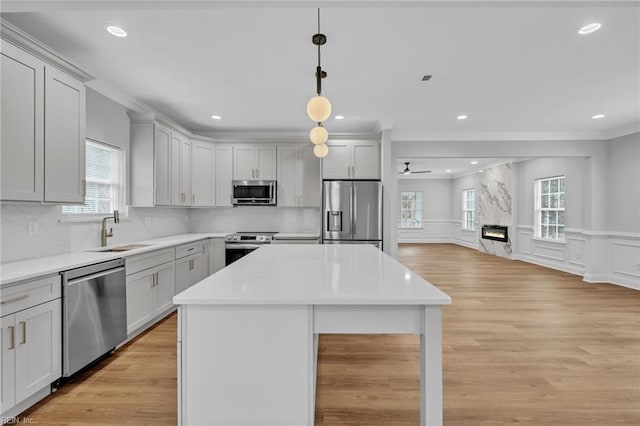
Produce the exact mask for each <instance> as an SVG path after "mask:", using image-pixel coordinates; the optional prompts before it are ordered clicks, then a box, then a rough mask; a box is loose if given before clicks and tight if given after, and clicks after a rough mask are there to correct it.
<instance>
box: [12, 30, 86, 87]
mask: <svg viewBox="0 0 640 426" xmlns="http://www.w3.org/2000/svg"><path fill="white" fill-rule="evenodd" d="M0 37H1V38H2V40H3V41H6V42H8V43H11V44H14V45H16V46H17V47H19V48H21V49H22V50H26V51H27V52H29V53H30V54H32V55H34V56H36V57H38V58H40V59H42V60H43V61H44V62H46V63H48V64H50V65H53V66H55V67H56V68H59V69H60V70H61V71H64V72H65V73H67V74H69V75H71V76H73V77H74V78H76V79H78V80H80V81H81V82H83V83H86V82H87V81H89V80H93V79H94V77H93V76H92V75H91V74H89V73H87V72H86V71H84V70H83V69H81V68H80V67H78V66H77V65H75V64H74V63H72V62H70V61H69V60H67V59H65V58H64V57H63V56H62V55H61V54H60V53H58V52H56V51H55V50H53V49H51V48H50V47H49V46H47V45H45V44H43V43H41V42H40V41H39V40H36V39H35V38H33V37H31V36H30V35H29V34H27V33H25V32H24V31H22V30H21V29H19V28H18V27H16V26H14V25H12V24H10V23H9V22H7V21H5V20H4V19H0Z"/></svg>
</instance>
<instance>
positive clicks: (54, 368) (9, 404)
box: [0, 276, 62, 417]
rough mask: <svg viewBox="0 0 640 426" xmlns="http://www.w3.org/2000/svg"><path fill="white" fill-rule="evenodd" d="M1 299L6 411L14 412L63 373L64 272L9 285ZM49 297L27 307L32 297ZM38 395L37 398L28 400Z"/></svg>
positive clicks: (1, 393) (1, 402) (2, 404)
mask: <svg viewBox="0 0 640 426" xmlns="http://www.w3.org/2000/svg"><path fill="white" fill-rule="evenodd" d="M22 288H24V291H22V290H21V289H22ZM47 294H48V295H49V296H47ZM0 298H1V299H2V305H3V309H2V313H3V314H4V316H2V318H0V337H1V342H2V343H1V345H2V349H1V350H0V364H1V370H2V376H1V377H2V378H1V380H2V386H1V388H0V411H1V413H2V416H3V417H11V416H13V415H16V414H18V413H19V412H21V411H23V410H24V409H26V408H27V407H28V406H30V405H32V404H33V403H35V402H36V401H37V400H38V399H41V398H43V397H44V396H46V395H48V394H49V393H50V385H51V383H53V382H55V381H56V380H57V379H59V378H60V376H61V375H62V358H61V357H62V325H61V321H62V306H61V299H60V277H59V276H54V277H50V278H47V279H40V280H35V281H31V282H29V283H25V284H20V285H18V286H15V287H12V288H9V289H5V290H3V291H2V294H1V295H0ZM46 298H53V300H49V301H48V302H45V303H40V304H37V305H35V306H31V307H28V308H25V305H26V302H28V301H29V300H33V301H36V302H41V301H42V300H43V299H46ZM18 309H20V310H18ZM32 397H37V398H36V399H35V400H31V401H28V399H29V398H32ZM32 399H33V398H32ZM12 409H13V410H12Z"/></svg>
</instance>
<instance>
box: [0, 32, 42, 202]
mask: <svg viewBox="0 0 640 426" xmlns="http://www.w3.org/2000/svg"><path fill="white" fill-rule="evenodd" d="M0 66H1V69H2V72H1V73H0V76H1V87H2V90H1V93H2V109H1V110H0V113H1V114H2V115H1V117H2V119H1V121H2V123H1V124H2V126H0V127H1V131H2V155H1V158H2V170H1V173H2V180H0V182H1V184H2V199H3V200H22V201H42V200H43V194H44V192H43V187H44V180H43V172H44V102H43V100H44V63H43V62H42V61H40V60H39V59H36V58H34V57H33V56H31V55H29V54H27V53H26V52H24V51H22V50H20V49H18V48H17V47H14V46H13V45H11V44H9V43H3V45H2V64H1V65H0Z"/></svg>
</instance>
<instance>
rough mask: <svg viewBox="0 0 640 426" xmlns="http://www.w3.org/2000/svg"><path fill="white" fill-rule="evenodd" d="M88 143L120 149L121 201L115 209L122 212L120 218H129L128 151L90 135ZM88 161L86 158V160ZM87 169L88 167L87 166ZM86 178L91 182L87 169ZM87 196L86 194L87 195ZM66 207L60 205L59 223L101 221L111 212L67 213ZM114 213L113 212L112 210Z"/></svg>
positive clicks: (86, 139)
mask: <svg viewBox="0 0 640 426" xmlns="http://www.w3.org/2000/svg"><path fill="white" fill-rule="evenodd" d="M87 143H91V144H94V145H102V146H104V147H106V148H109V149H111V150H114V151H119V152H120V159H121V164H120V166H121V167H120V170H119V173H118V174H119V175H120V176H119V185H118V187H119V191H118V192H119V203H118V205H117V206H115V210H118V212H119V213H120V220H123V219H125V220H126V219H128V216H129V208H128V206H127V184H126V179H127V155H126V153H127V151H126V150H125V149H124V148H123V147H120V146H117V145H114V144H110V143H107V142H102V141H100V140H97V139H93V138H90V137H86V138H85V145H86V144H87ZM85 161H86V160H85ZM85 169H86V168H85ZM85 179H86V180H87V182H89V179H87V177H86V171H85ZM91 181H98V180H96V179H91ZM85 197H86V195H85ZM77 205H78V204H73V205H70V206H77ZM64 207H66V205H62V206H60V215H61V217H60V219H59V220H58V222H59V223H78V222H100V221H101V220H102V219H103V218H104V217H105V216H107V215H109V213H65V212H64ZM111 213H113V212H111Z"/></svg>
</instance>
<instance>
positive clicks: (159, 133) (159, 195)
mask: <svg viewBox="0 0 640 426" xmlns="http://www.w3.org/2000/svg"><path fill="white" fill-rule="evenodd" d="M153 175H154V179H153V180H154V184H155V191H156V196H155V204H156V205H157V206H169V205H171V132H170V131H169V130H168V129H165V128H164V127H161V126H158V125H156V126H155V135H154V143H153Z"/></svg>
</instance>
